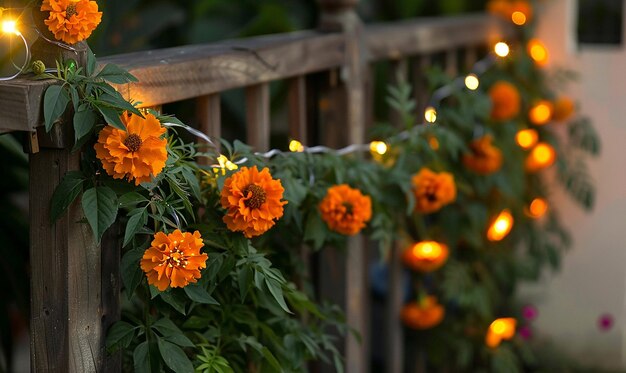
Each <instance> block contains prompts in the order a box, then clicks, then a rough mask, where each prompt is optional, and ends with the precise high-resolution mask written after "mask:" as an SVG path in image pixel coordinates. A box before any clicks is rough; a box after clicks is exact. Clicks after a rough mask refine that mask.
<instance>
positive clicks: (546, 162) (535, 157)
mask: <svg viewBox="0 0 626 373" xmlns="http://www.w3.org/2000/svg"><path fill="white" fill-rule="evenodd" d="M555 160H556V151H555V150H554V148H553V147H552V146H551V145H550V144H547V143H544V142H541V143H539V144H537V145H536V146H535V147H534V148H533V150H532V151H531V152H530V154H529V155H528V158H526V169H527V170H529V171H531V172H532V171H537V170H540V169H542V168H546V167H549V166H551V165H552V164H553V163H554V161H555Z"/></svg>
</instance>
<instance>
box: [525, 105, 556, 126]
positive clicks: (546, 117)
mask: <svg viewBox="0 0 626 373" xmlns="http://www.w3.org/2000/svg"><path fill="white" fill-rule="evenodd" d="M552 111H553V106H552V103H551V102H550V101H547V100H542V101H539V102H537V103H536V104H535V105H534V106H533V107H532V108H530V111H529V112H528V118H529V119H530V121H531V122H532V123H533V124H536V125H538V126H542V125H544V124H546V123H548V122H549V121H550V119H552Z"/></svg>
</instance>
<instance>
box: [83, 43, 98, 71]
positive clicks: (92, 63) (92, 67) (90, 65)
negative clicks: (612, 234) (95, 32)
mask: <svg viewBox="0 0 626 373" xmlns="http://www.w3.org/2000/svg"><path fill="white" fill-rule="evenodd" d="M96 63H97V61H96V56H95V55H94V54H93V52H92V51H91V48H87V67H86V71H85V72H86V73H87V76H92V75H93V73H94V72H95V71H96Z"/></svg>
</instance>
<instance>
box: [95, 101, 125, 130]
mask: <svg viewBox="0 0 626 373" xmlns="http://www.w3.org/2000/svg"><path fill="white" fill-rule="evenodd" d="M96 108H97V109H98V111H99V112H100V114H102V116H103V117H104V121H105V122H106V123H107V124H108V125H110V126H113V127H115V128H117V129H118V130H122V131H126V126H124V123H122V120H121V119H120V112H119V111H118V110H117V109H113V108H110V107H108V106H101V105H96Z"/></svg>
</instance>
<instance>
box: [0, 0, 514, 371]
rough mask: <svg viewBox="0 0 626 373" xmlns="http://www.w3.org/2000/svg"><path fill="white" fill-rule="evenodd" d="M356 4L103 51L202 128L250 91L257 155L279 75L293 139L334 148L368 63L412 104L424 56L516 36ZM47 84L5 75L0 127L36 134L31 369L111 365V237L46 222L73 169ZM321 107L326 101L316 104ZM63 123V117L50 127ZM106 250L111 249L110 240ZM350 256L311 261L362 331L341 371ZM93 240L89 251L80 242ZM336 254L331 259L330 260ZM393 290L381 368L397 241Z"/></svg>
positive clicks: (71, 218) (396, 346) (392, 344)
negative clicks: (300, 23)
mask: <svg viewBox="0 0 626 373" xmlns="http://www.w3.org/2000/svg"><path fill="white" fill-rule="evenodd" d="M356 2H357V0H318V3H319V4H320V7H321V12H322V13H321V17H320V19H321V23H320V28H319V30H318V31H302V32H295V33H289V34H280V35H271V36H262V37H255V38H249V39H241V40H231V41H225V42H222V43H216V44H208V45H192V46H184V47H177V48H169V49H161V50H152V51H146V52H138V53H130V54H125V55H119V56H113V57H107V58H103V59H101V60H100V62H101V63H116V64H118V65H120V66H122V67H124V68H126V69H128V70H129V71H130V72H131V73H132V74H134V75H135V76H136V77H137V78H138V79H139V82H138V83H132V84H128V85H124V86H119V87H117V88H118V89H119V91H120V92H121V93H122V94H123V95H124V96H126V97H127V98H129V99H130V98H132V99H133V100H134V101H139V102H141V103H142V105H143V106H146V107H158V106H160V105H163V104H167V103H171V102H176V101H181V100H187V99H195V100H196V103H197V105H196V107H197V120H198V123H199V127H200V129H201V130H202V131H204V132H205V133H207V134H209V135H210V136H214V137H219V136H220V134H221V114H220V94H221V93H222V92H224V91H226V90H230V89H234V88H243V89H245V105H246V109H245V110H246V122H247V126H246V128H247V133H246V136H245V138H244V136H240V137H241V140H245V141H246V142H247V143H249V144H250V145H252V146H253V147H254V148H256V149H257V150H267V149H268V148H269V147H270V133H271V131H272V127H271V121H270V115H271V113H270V102H269V98H270V95H269V84H270V82H272V81H277V80H287V82H288V84H287V87H288V113H289V137H291V138H295V139H298V140H300V141H301V142H303V143H304V144H306V145H315V144H312V143H311V141H312V140H310V139H308V137H307V136H308V134H310V133H316V134H318V135H317V137H318V138H319V139H320V141H319V142H321V143H324V144H326V145H329V146H342V145H346V144H348V143H362V142H363V141H364V140H365V129H366V127H367V125H368V123H369V122H371V120H372V117H373V114H372V112H371V111H372V105H371V104H370V103H369V101H370V100H371V97H372V91H373V78H372V76H371V69H370V65H371V64H373V63H376V62H378V61H382V60H387V61H391V62H392V63H391V67H392V68H391V71H390V73H389V79H390V81H393V79H395V77H396V76H399V75H398V74H401V75H402V76H405V77H407V76H409V74H408V72H409V69H411V70H412V74H411V75H412V76H413V79H414V91H415V97H416V100H417V107H418V108H423V107H424V105H425V104H426V102H425V99H426V88H425V83H424V80H423V72H424V69H425V68H426V67H428V66H429V65H430V64H431V56H433V55H438V56H439V55H443V56H444V58H443V64H444V66H443V67H444V68H445V70H446V71H447V72H448V73H449V74H456V73H457V72H458V70H459V68H461V69H462V68H464V67H468V66H470V65H471V64H472V63H473V62H474V61H475V60H476V59H477V55H478V53H479V52H478V51H479V50H480V49H481V48H484V47H486V46H487V45H489V44H490V43H493V42H494V41H495V40H496V39H502V38H507V37H510V36H511V30H510V29H508V28H507V26H505V25H504V24H502V23H500V22H499V21H498V20H497V19H494V18H491V17H490V16H487V15H483V14H476V15H466V16H460V17H448V18H425V19H412V20H408V21H403V22H396V23H391V24H377V25H367V26H364V25H362V24H361V22H360V21H359V18H358V17H357V15H356V13H355V12H354V6H355V4H356ZM49 84H51V82H49V81H34V80H26V79H16V80H13V81H10V82H6V83H2V84H0V133H1V132H8V131H23V132H25V133H28V134H30V135H28V136H26V138H27V145H28V146H27V148H29V149H30V152H31V153H32V154H31V166H30V168H31V171H30V175H31V181H30V186H31V188H30V222H31V235H30V236H31V249H30V255H31V289H32V295H31V296H32V301H31V307H32V312H31V314H32V320H31V357H32V358H31V370H32V371H35V372H41V371H54V372H85V371H99V372H109V371H110V372H114V371H118V370H119V369H120V365H119V364H120V363H119V360H118V359H117V360H116V359H115V357H113V358H111V357H106V353H105V351H104V348H103V335H104V333H105V332H106V329H107V327H108V325H110V324H111V323H112V322H114V321H115V320H116V319H117V318H118V317H119V288H120V282H119V250H120V248H119V244H116V240H115V239H116V235H117V232H109V233H108V234H107V235H106V236H105V238H104V239H103V244H102V246H103V247H97V246H95V245H93V244H91V241H90V240H91V238H90V237H89V235H88V234H87V233H85V232H84V231H83V230H84V227H82V226H83V225H82V224H75V222H76V221H77V220H78V219H77V216H78V215H77V214H78V209H76V208H73V209H70V211H69V213H68V214H66V216H64V217H62V218H61V219H60V220H59V222H58V223H57V224H56V225H55V226H50V223H49V219H48V211H49V207H48V206H49V200H50V197H51V194H52V191H53V190H54V188H55V186H56V185H57V184H58V183H59V181H60V179H61V177H62V176H63V175H64V174H65V172H67V171H69V170H72V169H76V168H77V167H78V157H77V155H76V154H72V153H70V152H69V149H68V145H69V144H68V141H64V139H65V137H66V134H64V133H63V131H61V132H58V131H57V132H54V133H53V134H52V135H49V134H44V133H43V131H42V130H41V125H42V122H43V120H42V119H43V115H42V110H41V108H42V96H43V92H44V91H45V88H46V87H47V86H48V85H49ZM320 103H323V105H320ZM57 127H58V126H57ZM105 246H106V248H105ZM349 246H350V247H349V249H348V250H347V254H345V255H346V256H345V257H342V254H340V253H339V252H336V251H334V250H330V249H329V250H325V251H324V252H323V254H321V255H320V257H319V258H317V260H320V261H321V263H320V264H319V265H318V266H317V268H319V269H320V272H321V273H318V274H317V277H318V280H317V286H318V290H319V292H320V296H322V297H326V298H330V299H331V300H334V301H336V302H338V303H340V304H341V305H343V306H344V308H345V310H346V313H347V319H348V322H349V323H350V325H351V326H352V327H354V328H355V329H357V330H358V331H359V332H360V333H361V335H362V337H363V338H362V343H358V342H357V341H356V340H355V339H354V338H353V337H352V336H350V337H348V338H347V340H346V342H345V350H344V352H345V355H346V371H347V372H349V373H355V372H367V371H368V370H369V369H368V366H369V361H368V359H369V341H370V340H371V336H369V335H368V330H369V320H368V308H369V302H368V288H369V287H368V284H367V282H366V278H367V276H366V273H367V266H368V255H367V251H366V250H365V249H364V247H365V245H364V242H363V240H362V238H360V237H357V238H354V239H352V240H350V244H349ZM85 248H87V250H85ZM328 263H332V264H333V265H327V264H328ZM389 274H390V275H389V283H388V289H389V296H388V299H387V302H388V305H387V308H386V310H387V311H386V312H387V316H386V318H385V320H386V322H385V325H380V326H378V327H376V329H375V330H376V332H377V333H380V332H381V330H384V331H385V332H384V335H375V336H374V337H375V338H377V339H379V338H384V340H385V346H386V354H385V356H386V357H387V362H386V364H387V371H388V372H392V373H399V372H402V371H403V360H404V359H403V356H402V351H403V337H402V326H401V325H400V322H399V319H398V314H399V310H400V307H401V305H402V294H401V290H402V285H401V275H402V267H401V264H400V260H399V250H398V248H394V249H393V252H392V255H391V258H390V260H389Z"/></svg>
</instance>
